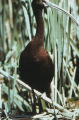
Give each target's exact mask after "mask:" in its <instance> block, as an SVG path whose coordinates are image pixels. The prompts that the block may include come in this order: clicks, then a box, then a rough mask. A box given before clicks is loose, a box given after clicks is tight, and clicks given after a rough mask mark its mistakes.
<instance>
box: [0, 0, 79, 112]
mask: <svg viewBox="0 0 79 120" xmlns="http://www.w3.org/2000/svg"><path fill="white" fill-rule="evenodd" d="M24 2H25V0H0V68H2V69H4V71H6V73H9V74H10V75H12V76H13V77H14V78H15V80H14V81H12V86H11V81H10V80H9V79H10V78H8V80H9V82H7V81H8V80H7V79H4V80H5V81H6V82H5V83H6V84H2V90H3V91H5V92H6V94H8V102H7V103H6V102H4V103H5V108H6V109H7V110H6V114H7V111H9V109H11V108H10V104H8V103H11V104H12V103H14V104H15V103H16V105H17V106H18V107H19V109H20V110H22V111H24V109H23V107H22V98H20V96H18V94H17V90H16V89H15V88H16V86H15V85H16V78H18V74H17V68H18V61H19V56H20V53H21V51H22V50H23V49H24V48H25V46H26V45H27V44H28V43H29V42H30V41H31V40H32V38H33V36H34V35H35V31H36V21H35V18H34V15H33V11H32V7H31V2H32V0H28V1H27V2H26V3H25V4H24ZM51 2H53V3H55V4H57V5H58V6H60V7H61V8H64V9H65V10H67V11H68V12H70V13H71V14H72V15H73V16H74V17H75V18H76V20H77V21H79V0H72V1H70V0H51ZM23 4H24V5H23ZM43 18H44V28H45V35H44V47H45V49H46V50H47V51H48V52H49V54H50V55H51V57H52V59H53V62H54V65H55V76H54V90H53V100H54V101H55V102H58V103H60V104H62V105H63V103H64V104H65V98H66V97H68V98H71V97H72V96H75V97H77V96H79V92H78V91H79V87H78V84H79V58H78V57H79V27H78V26H77V25H76V24H75V23H74V22H73V21H72V20H71V19H70V18H69V17H68V16H66V15H65V14H62V13H61V12H59V11H57V10H55V9H51V8H46V9H44V11H43ZM0 79H1V80H3V78H2V77H0ZM57 90H58V91H57ZM11 91H12V93H11ZM13 93H15V95H14V94H13ZM11 95H12V96H11ZM13 96H16V98H17V99H15V97H14V99H13ZM10 98H11V99H10ZM18 99H19V103H18V101H17V100H18ZM1 101H2V99H1ZM2 102H3V101H2ZM24 104H25V105H26V107H27V106H28V107H29V110H31V108H30V106H29V105H28V103H27V102H25V103H24ZM0 106H1V107H2V104H1V105H0Z"/></svg>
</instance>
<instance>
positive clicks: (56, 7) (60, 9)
mask: <svg viewBox="0 0 79 120" xmlns="http://www.w3.org/2000/svg"><path fill="white" fill-rule="evenodd" d="M42 1H43V3H44V5H45V6H46V7H51V8H54V9H56V10H59V11H61V12H63V13H64V14H66V15H67V16H69V17H70V18H71V19H72V20H73V21H74V22H75V23H76V24H77V26H79V21H77V20H76V19H75V18H74V17H73V16H72V15H71V14H70V13H69V12H68V11H66V10H64V9H63V8H60V7H59V6H57V5H56V4H54V3H51V2H49V1H47V0H42Z"/></svg>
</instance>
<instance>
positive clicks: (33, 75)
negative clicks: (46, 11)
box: [19, 0, 54, 95]
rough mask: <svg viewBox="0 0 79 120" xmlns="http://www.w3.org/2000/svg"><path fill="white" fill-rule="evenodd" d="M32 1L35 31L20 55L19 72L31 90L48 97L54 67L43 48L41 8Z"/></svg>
mask: <svg viewBox="0 0 79 120" xmlns="http://www.w3.org/2000/svg"><path fill="white" fill-rule="evenodd" d="M36 1H37V0H33V3H32V7H33V11H34V14H35V17H36V22H37V30H36V35H35V37H34V38H33V40H32V41H31V42H30V43H29V44H28V45H27V46H26V48H25V49H24V50H23V51H22V53H21V55H20V61H19V71H20V77H21V79H22V80H23V81H24V82H25V83H27V84H28V85H30V86H31V87H32V88H33V89H36V90H39V91H40V92H47V94H48V95H49V94H50V93H49V91H50V82H51V80H52V78H53V76H54V65H53V63H52V60H51V58H50V56H49V54H48V52H47V51H46V50H45V49H44V47H43V39H44V24H43V19H42V8H41V7H40V6H38V5H37V4H36Z"/></svg>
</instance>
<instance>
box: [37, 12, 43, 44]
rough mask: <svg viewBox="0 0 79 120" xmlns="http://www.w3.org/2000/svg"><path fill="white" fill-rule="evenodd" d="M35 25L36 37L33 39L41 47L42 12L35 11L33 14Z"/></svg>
mask: <svg viewBox="0 0 79 120" xmlns="http://www.w3.org/2000/svg"><path fill="white" fill-rule="evenodd" d="M35 18H36V23H37V29H36V35H35V38H36V40H38V41H39V42H40V43H41V44H42V45H43V39H44V23H43V18H42V10H37V11H36V13H35Z"/></svg>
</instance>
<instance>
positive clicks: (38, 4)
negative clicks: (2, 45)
mask: <svg viewBox="0 0 79 120" xmlns="http://www.w3.org/2000/svg"><path fill="white" fill-rule="evenodd" d="M32 8H33V9H43V8H44V3H43V1H42V0H33V1H32Z"/></svg>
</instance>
